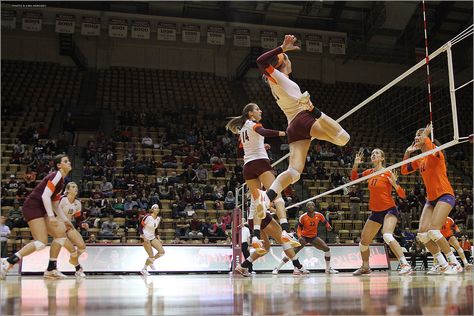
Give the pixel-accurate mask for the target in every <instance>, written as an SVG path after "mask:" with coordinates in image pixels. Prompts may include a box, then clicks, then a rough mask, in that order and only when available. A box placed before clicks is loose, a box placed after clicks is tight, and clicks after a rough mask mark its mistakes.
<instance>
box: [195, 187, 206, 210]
mask: <svg viewBox="0 0 474 316" xmlns="http://www.w3.org/2000/svg"><path fill="white" fill-rule="evenodd" d="M193 208H194V209H195V210H205V209H207V208H206V203H205V202H204V197H203V195H202V192H201V190H196V192H195V193H194V198H193Z"/></svg>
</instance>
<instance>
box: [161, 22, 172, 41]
mask: <svg viewBox="0 0 474 316" xmlns="http://www.w3.org/2000/svg"><path fill="white" fill-rule="evenodd" d="M156 36H157V39H158V40H159V41H173V42H174V41H176V23H163V22H160V23H158V30H157V31H156Z"/></svg>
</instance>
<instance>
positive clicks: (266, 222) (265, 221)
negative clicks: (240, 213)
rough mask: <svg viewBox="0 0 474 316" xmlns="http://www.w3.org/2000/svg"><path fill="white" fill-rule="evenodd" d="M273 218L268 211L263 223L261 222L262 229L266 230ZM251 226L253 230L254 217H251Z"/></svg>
mask: <svg viewBox="0 0 474 316" xmlns="http://www.w3.org/2000/svg"><path fill="white" fill-rule="evenodd" d="M272 220H273V217H272V216H271V215H270V213H268V212H267V213H266V215H265V218H264V219H262V223H261V224H260V230H264V229H265V227H267V226H268V224H270V223H271V222H272ZM249 227H250V229H251V230H252V231H253V218H252V219H249Z"/></svg>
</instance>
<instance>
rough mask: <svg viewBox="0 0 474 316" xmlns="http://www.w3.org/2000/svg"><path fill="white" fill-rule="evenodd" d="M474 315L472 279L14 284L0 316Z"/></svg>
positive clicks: (188, 278)
mask: <svg viewBox="0 0 474 316" xmlns="http://www.w3.org/2000/svg"><path fill="white" fill-rule="evenodd" d="M326 314H331V315H342V314H344V315H361V314H365V315H367V314H371V315H386V314H388V315H404V314H408V315H414V314H423V315H473V280H472V274H471V273H466V274H460V275H456V276H427V275H425V274H421V273H418V274H417V275H412V276H403V277H401V276H398V275H396V274H395V273H387V272H378V273H373V274H371V275H369V276H363V277H353V276H352V275H351V274H349V273H341V274H339V275H333V276H326V275H324V274H312V275H310V276H308V277H293V276H292V275H288V274H283V275H279V276H272V275H269V274H261V275H257V276H254V277H253V278H242V277H232V276H229V275H154V276H150V277H148V278H144V277H141V276H118V275H117V276H115V275H113V276H110V275H109V276H89V277H88V278H87V279H84V280H81V281H77V280H76V279H74V278H72V277H71V278H70V279H65V280H57V281H53V280H44V279H43V278H42V277H35V276H33V277H21V278H20V277H15V276H9V277H8V278H7V280H6V281H0V315H326Z"/></svg>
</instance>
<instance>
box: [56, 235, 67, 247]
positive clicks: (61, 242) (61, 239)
mask: <svg viewBox="0 0 474 316" xmlns="http://www.w3.org/2000/svg"><path fill="white" fill-rule="evenodd" d="M66 239H67V238H66V237H61V238H54V240H53V241H55V242H57V243H58V244H60V245H61V246H64V244H65V243H66Z"/></svg>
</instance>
